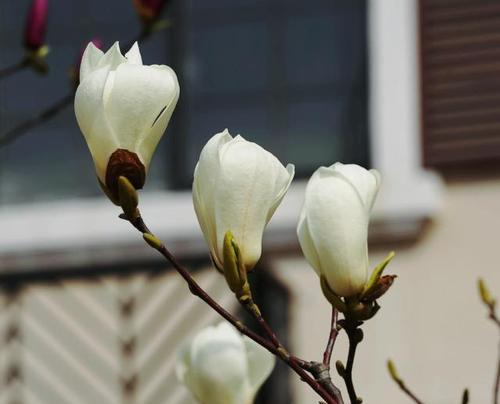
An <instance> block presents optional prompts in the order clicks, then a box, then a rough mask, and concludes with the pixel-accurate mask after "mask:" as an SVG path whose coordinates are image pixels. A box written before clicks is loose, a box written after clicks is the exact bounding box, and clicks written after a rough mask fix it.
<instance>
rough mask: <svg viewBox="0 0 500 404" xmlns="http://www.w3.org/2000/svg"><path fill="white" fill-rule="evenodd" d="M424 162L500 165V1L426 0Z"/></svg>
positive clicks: (423, 37) (423, 30)
mask: <svg viewBox="0 0 500 404" xmlns="http://www.w3.org/2000/svg"><path fill="white" fill-rule="evenodd" d="M420 27H421V30H420V33H421V62H422V68H421V72H422V121H423V140H424V142H423V145H424V147H423V150H424V163H425V165H427V166H432V167H443V168H444V167H446V166H451V165H458V166H465V165H471V164H477V163H484V162H492V161H498V162H500V0H420Z"/></svg>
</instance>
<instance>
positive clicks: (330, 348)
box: [323, 306, 339, 366]
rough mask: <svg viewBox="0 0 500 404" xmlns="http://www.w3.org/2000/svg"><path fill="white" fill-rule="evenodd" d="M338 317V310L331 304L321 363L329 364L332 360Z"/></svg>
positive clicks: (337, 332) (337, 331)
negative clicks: (330, 318) (326, 338)
mask: <svg viewBox="0 0 500 404" xmlns="http://www.w3.org/2000/svg"><path fill="white" fill-rule="evenodd" d="M338 318H339V312H338V311H337V309H336V308H335V307H333V306H332V321H331V325H330V335H329V337H328V343H327V345H326V349H325V353H324V354H323V364H324V365H326V366H330V363H331V361H332V352H333V346H334V345H335V340H336V339H337V335H338V334H339V330H338V329H337V320H338Z"/></svg>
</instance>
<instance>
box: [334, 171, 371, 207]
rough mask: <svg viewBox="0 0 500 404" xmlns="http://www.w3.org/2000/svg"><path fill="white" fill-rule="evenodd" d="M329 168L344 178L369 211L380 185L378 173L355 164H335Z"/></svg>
mask: <svg viewBox="0 0 500 404" xmlns="http://www.w3.org/2000/svg"><path fill="white" fill-rule="evenodd" d="M330 168H331V169H334V170H335V171H337V172H339V173H341V174H342V175H344V176H345V178H346V179H347V180H348V181H349V182H350V183H351V184H352V185H353V187H354V188H355V189H356V191H357V192H358V194H359V196H360V198H361V200H362V201H363V203H364V205H365V206H366V207H367V209H368V210H370V211H371V209H372V206H373V203H374V202H375V197H376V196H377V192H378V188H379V183H380V175H379V174H378V172H377V171H376V170H370V171H368V170H366V169H364V168H363V167H361V166H358V165H357V164H342V163H335V164H334V165H332V166H331V167H330Z"/></svg>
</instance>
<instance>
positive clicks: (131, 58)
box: [125, 42, 142, 66]
mask: <svg viewBox="0 0 500 404" xmlns="http://www.w3.org/2000/svg"><path fill="white" fill-rule="evenodd" d="M125 57H126V58H127V60H128V63H130V64H133V65H141V66H142V56H141V51H140V50H139V45H138V44H137V42H134V44H133V45H132V47H131V48H130V49H129V51H128V52H127V53H126V54H125Z"/></svg>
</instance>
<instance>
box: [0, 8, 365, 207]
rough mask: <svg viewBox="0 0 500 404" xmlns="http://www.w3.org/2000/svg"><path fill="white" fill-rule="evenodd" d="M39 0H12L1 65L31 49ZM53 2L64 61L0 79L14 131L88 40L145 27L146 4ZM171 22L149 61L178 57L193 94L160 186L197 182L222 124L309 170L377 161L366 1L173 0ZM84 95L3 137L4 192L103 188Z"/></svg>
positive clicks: (30, 194)
mask: <svg viewBox="0 0 500 404" xmlns="http://www.w3.org/2000/svg"><path fill="white" fill-rule="evenodd" d="M29 3H30V1H29V0H22V1H15V2H14V1H12V2H2V3H1V4H0V49H2V52H0V68H2V67H5V66H7V65H9V64H11V63H13V62H15V61H17V60H19V59H20V58H21V57H22V55H23V49H22V47H21V46H20V43H21V42H22V32H23V25H24V19H25V13H26V10H27V8H28V5H29ZM125 3H126V4H124V2H123V1H122V0H109V1H106V2H103V1H102V0H87V1H84V2H83V1H81V2H80V1H78V2H76V1H70V2H51V10H50V23H49V28H48V42H49V45H50V47H51V53H50V54H49V57H48V61H49V64H50V72H49V74H48V75H47V76H46V77H41V76H39V75H37V74H35V73H34V72H32V71H31V70H26V71H24V72H22V73H19V74H17V75H16V76H14V77H11V78H9V79H5V80H2V81H0V133H4V132H5V131H7V130H9V129H11V128H13V127H15V126H16V125H17V124H19V123H21V122H23V121H24V120H25V119H27V118H28V117H30V116H32V115H33V114H36V113H37V112H39V111H40V110H42V109H44V108H46V107H47V106H50V105H52V104H53V103H54V102H56V101H57V100H59V99H61V98H62V97H64V96H65V95H66V94H68V92H69V91H71V90H70V84H69V80H68V79H67V72H68V69H69V67H70V66H71V64H72V63H73V62H74V60H75V58H76V56H77V55H78V53H79V52H80V48H81V46H82V44H83V43H84V42H86V41H88V40H89V39H90V38H92V37H95V36H99V37H101V38H102V40H103V41H104V44H105V47H106V48H108V47H109V46H110V45H111V44H112V42H113V41H115V40H120V41H121V43H122V44H123V43H127V42H129V41H130V40H131V39H132V38H133V37H134V36H135V35H137V33H138V30H139V24H138V21H137V17H136V15H135V11H134V9H133V6H132V4H131V3H132V2H125ZM171 6H172V7H171V9H170V10H169V12H168V14H167V16H168V18H171V19H172V22H173V26H172V28H171V29H169V30H166V31H164V32H162V33H158V34H155V35H154V36H153V37H152V38H151V39H150V40H148V41H147V42H145V43H144V44H142V45H141V51H142V53H143V60H144V62H145V63H146V64H152V63H164V64H169V65H173V66H174V68H175V69H176V71H177V73H178V76H179V80H180V82H181V98H180V101H179V104H178V108H177V110H176V112H175V113H174V119H173V122H172V124H171V126H170V127H169V129H168V130H167V132H168V135H167V136H166V138H165V139H164V140H162V142H160V145H159V147H158V152H157V153H156V155H155V157H154V159H153V162H152V166H151V171H150V176H149V177H148V183H147V189H148V190H151V189H159V188H166V187H170V188H173V187H176V188H187V187H189V186H190V183H191V179H192V172H193V168H194V165H195V163H196V161H197V159H198V156H199V153H200V151H201V148H202V147H203V145H204V144H205V143H206V141H207V140H208V139H209V138H210V137H211V136H212V135H213V134H215V133H217V132H219V131H222V130H223V129H225V128H228V129H229V130H230V132H231V133H232V134H233V135H236V134H238V133H239V134H241V135H242V136H244V137H245V138H246V139H248V140H251V141H255V142H258V143H259V144H261V145H262V146H263V147H265V148H267V149H269V150H270V151H271V152H273V153H274V154H275V155H276V156H277V157H278V158H279V159H280V160H281V161H282V162H283V163H288V162H293V163H295V164H296V169H297V174H298V176H299V177H301V176H302V177H304V176H308V175H310V174H311V172H312V171H313V170H314V169H315V168H316V167H317V166H319V165H329V164H331V163H332V162H334V161H336V160H342V161H344V162H357V163H359V164H363V165H368V164H369V161H368V153H369V150H368V133H367V119H368V112H367V60H366V55H367V49H366V4H365V0H310V1H307V2H306V1H303V0H211V1H209V2H208V1H198V0H185V1H180V0H177V1H172V3H171ZM99 194H100V190H99V188H98V186H97V183H96V180H95V174H94V169H93V164H92V160H91V158H90V155H89V153H88V151H87V147H86V145H85V142H84V139H83V137H82V135H81V134H80V131H79V129H78V126H77V124H76V120H75V117H74V113H73V107H72V106H70V107H68V108H66V109H65V110H64V112H62V113H60V114H59V115H58V116H57V117H56V118H54V119H52V120H50V121H48V122H46V123H45V124H43V125H41V126H38V127H36V128H34V129H32V130H31V131H29V132H28V133H27V134H26V135H24V136H22V137H20V138H19V139H18V140H16V141H15V142H13V143H11V144H9V145H8V146H6V147H3V148H1V149H0V204H9V203H18V202H31V201H37V200H47V199H60V198H79V197H88V196H94V195H99Z"/></svg>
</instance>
